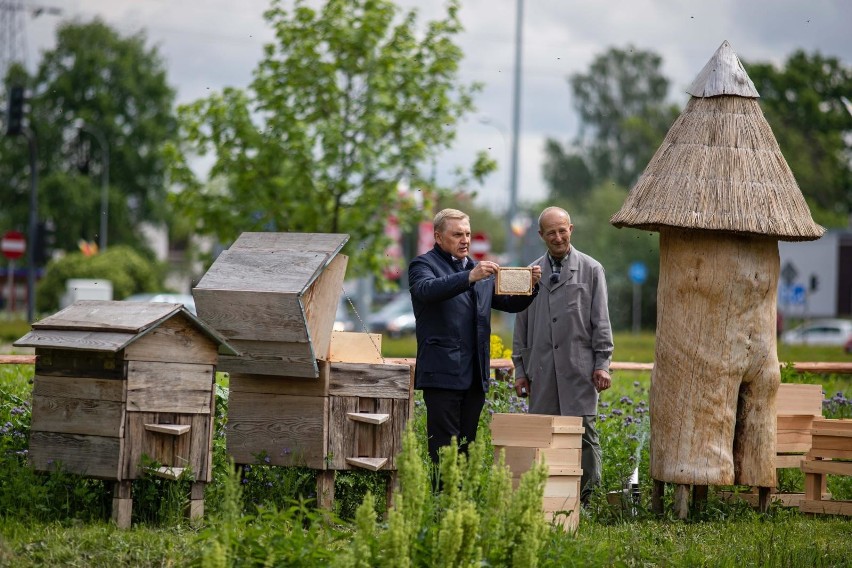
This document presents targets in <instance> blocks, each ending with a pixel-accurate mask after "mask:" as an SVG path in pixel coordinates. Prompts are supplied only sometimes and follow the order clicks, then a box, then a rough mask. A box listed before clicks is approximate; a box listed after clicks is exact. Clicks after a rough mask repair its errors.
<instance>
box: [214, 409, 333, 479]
mask: <svg viewBox="0 0 852 568" xmlns="http://www.w3.org/2000/svg"><path fill="white" fill-rule="evenodd" d="M328 400H329V399H328V398H327V397H310V396H289V395H270V394H263V393H246V392H231V393H230V395H229V397H228V423H227V425H226V427H225V435H226V443H227V451H228V454H229V455H230V456H232V457H233V458H234V462H235V463H238V464H251V463H256V461H257V456H258V455H259V454H260V453H262V452H265V453H266V455H267V456H268V457H269V460H270V461H269V463H270V465H300V466H307V467H310V468H313V469H325V459H326V454H327V453H328V452H327V449H328V446H327V439H328V430H327V426H326V421H327V419H328V413H329V410H328Z"/></svg>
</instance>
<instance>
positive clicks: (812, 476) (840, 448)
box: [799, 418, 852, 516]
mask: <svg viewBox="0 0 852 568" xmlns="http://www.w3.org/2000/svg"><path fill="white" fill-rule="evenodd" d="M811 433H812V434H813V440H812V443H811V449H810V451H809V452H808V454H807V456H806V457H805V460H804V461H802V471H804V472H805V498H804V499H803V500H802V501H801V503H800V504H799V510H800V511H802V512H803V513H819V514H824V515H847V516H848V515H852V501H835V500H830V499H825V498H824V493H825V476H826V475H829V474H830V475H852V462H849V461H837V460H852V420H849V419H828V418H818V419H816V420H814V423H813V429H812V430H811Z"/></svg>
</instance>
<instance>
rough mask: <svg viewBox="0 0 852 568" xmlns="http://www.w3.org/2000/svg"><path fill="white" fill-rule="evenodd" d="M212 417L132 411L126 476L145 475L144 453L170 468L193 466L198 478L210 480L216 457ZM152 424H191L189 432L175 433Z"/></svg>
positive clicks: (127, 444) (129, 419) (195, 477)
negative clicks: (152, 428) (213, 459)
mask: <svg viewBox="0 0 852 568" xmlns="http://www.w3.org/2000/svg"><path fill="white" fill-rule="evenodd" d="M211 423H212V421H211V417H210V416H204V415H201V414H173V413H163V412H130V413H128V415H127V437H126V442H125V448H126V449H125V463H124V464H123V465H122V469H123V472H124V478H125V479H139V478H140V477H143V476H144V475H145V471H144V470H143V469H142V465H143V463H142V462H143V460H142V456H147V458H148V459H151V460H155V461H157V462H158V463H159V464H161V465H164V466H170V467H179V468H186V469H189V470H190V471H191V473H192V476H191V477H192V479H193V480H195V481H209V480H210V477H209V475H208V470H209V465H208V464H209V463H210V461H211V460H212V445H211V444H210V436H209V432H210V428H211V427H212V426H211ZM149 424H164V425H175V426H188V427H189V434H188V435H186V436H175V435H173V434H170V433H160V432H154V431H151V430H150V429H149V428H147V425H149Z"/></svg>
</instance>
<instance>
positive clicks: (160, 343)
mask: <svg viewBox="0 0 852 568" xmlns="http://www.w3.org/2000/svg"><path fill="white" fill-rule="evenodd" d="M127 303H132V302H127ZM218 358H219V344H218V343H217V342H216V341H213V340H212V339H211V338H210V337H208V336H207V335H206V334H204V333H202V332H201V331H200V330H199V328H198V326H197V325H196V324H195V322H193V321H192V320H191V319H189V318H188V317H187V316H185V315H183V314H182V313H178V314H177V315H175V316H174V317H172V318H170V319H168V320H167V321H164V322H163V323H161V324H160V325H158V326H157V327H155V328H153V329H152V330H151V331H149V332H147V333H146V334H145V335H143V336H142V337H140V338H139V339H137V340H136V341H134V342H133V343H131V344H130V345H128V346H127V348H126V349H125V350H124V359H125V360H127V361H162V362H165V363H198V364H201V365H215V364H216V362H217V361H218Z"/></svg>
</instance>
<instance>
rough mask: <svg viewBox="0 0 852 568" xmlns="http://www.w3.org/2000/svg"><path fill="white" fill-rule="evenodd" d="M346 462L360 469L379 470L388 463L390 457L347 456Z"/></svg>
mask: <svg viewBox="0 0 852 568" xmlns="http://www.w3.org/2000/svg"><path fill="white" fill-rule="evenodd" d="M346 463H347V464H349V465H351V466H352V467H356V468H359V469H368V470H370V471H379V470H380V469H382V468H383V467H384V466H385V465H386V464H387V463H388V458H346Z"/></svg>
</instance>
